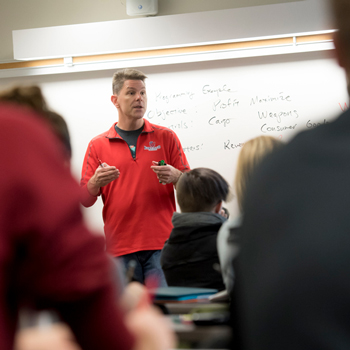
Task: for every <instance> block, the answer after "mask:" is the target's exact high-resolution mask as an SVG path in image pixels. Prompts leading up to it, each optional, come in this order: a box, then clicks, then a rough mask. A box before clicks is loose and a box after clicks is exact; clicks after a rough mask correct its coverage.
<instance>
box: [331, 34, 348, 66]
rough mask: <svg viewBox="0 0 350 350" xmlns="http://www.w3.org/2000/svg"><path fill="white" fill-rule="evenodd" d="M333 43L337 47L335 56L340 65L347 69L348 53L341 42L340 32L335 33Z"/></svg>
mask: <svg viewBox="0 0 350 350" xmlns="http://www.w3.org/2000/svg"><path fill="white" fill-rule="evenodd" d="M333 43H334V47H335V56H336V59H337V61H338V64H339V66H340V67H342V68H345V69H346V66H347V64H346V61H347V54H346V50H345V49H344V45H342V44H341V42H340V38H339V33H338V32H334V33H333Z"/></svg>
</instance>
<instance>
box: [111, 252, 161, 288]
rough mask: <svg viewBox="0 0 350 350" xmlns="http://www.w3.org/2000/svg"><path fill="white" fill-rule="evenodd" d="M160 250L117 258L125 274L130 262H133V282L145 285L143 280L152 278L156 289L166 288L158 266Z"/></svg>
mask: <svg viewBox="0 0 350 350" xmlns="http://www.w3.org/2000/svg"><path fill="white" fill-rule="evenodd" d="M160 254H161V250H143V251H140V252H135V253H131V254H126V255H122V256H119V257H118V259H120V260H121V261H122V262H123V265H124V270H125V274H126V275H127V273H128V270H129V269H130V266H131V265H132V264H130V262H131V261H132V260H133V261H135V269H134V273H133V280H134V281H138V282H140V283H142V284H145V280H147V278H148V277H150V276H152V277H155V278H156V279H157V280H158V287H167V286H168V285H167V283H166V280H165V276H164V273H163V270H162V268H161V266H160Z"/></svg>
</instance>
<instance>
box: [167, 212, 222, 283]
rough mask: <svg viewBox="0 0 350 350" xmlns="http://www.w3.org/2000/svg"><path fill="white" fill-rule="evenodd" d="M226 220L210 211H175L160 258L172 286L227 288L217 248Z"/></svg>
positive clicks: (168, 281)
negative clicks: (221, 229) (220, 269)
mask: <svg viewBox="0 0 350 350" xmlns="http://www.w3.org/2000/svg"><path fill="white" fill-rule="evenodd" d="M225 220H226V219H225V218H223V217H222V216H221V215H219V214H214V213H209V212H199V213H174V215H173V219H172V222H173V226H174V228H173V230H172V231H171V234H170V237H169V239H168V240H167V241H166V242H165V245H164V248H163V250H162V255H161V259H160V261H161V266H162V268H163V271H164V274H165V278H166V280H167V283H168V285H169V286H185V287H201V288H216V289H218V290H223V289H225V286H224V283H223V280H222V276H221V273H220V272H219V267H220V264H219V257H218V253H217V250H216V238H217V233H218V231H219V229H220V227H221V225H222V223H223V222H224V221H225Z"/></svg>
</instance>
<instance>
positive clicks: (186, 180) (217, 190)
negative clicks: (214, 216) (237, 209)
mask: <svg viewBox="0 0 350 350" xmlns="http://www.w3.org/2000/svg"><path fill="white" fill-rule="evenodd" d="M229 193H230V186H229V184H228V183H227V181H226V180H225V179H224V178H223V177H222V176H221V175H220V174H219V173H217V172H216V171H214V170H212V169H209V168H196V169H192V170H190V171H187V172H185V173H183V175H182V176H181V177H180V180H179V181H178V183H177V185H176V197H177V202H178V204H179V206H180V209H181V211H182V212H183V213H191V212H201V211H203V212H215V213H218V212H220V210H221V207H222V202H223V201H226V200H227V199H228V197H229Z"/></svg>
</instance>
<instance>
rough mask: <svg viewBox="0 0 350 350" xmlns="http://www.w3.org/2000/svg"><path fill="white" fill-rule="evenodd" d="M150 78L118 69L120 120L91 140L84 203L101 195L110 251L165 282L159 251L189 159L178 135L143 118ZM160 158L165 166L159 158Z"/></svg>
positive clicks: (115, 98) (137, 274)
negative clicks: (175, 192) (133, 262)
mask: <svg viewBox="0 0 350 350" xmlns="http://www.w3.org/2000/svg"><path fill="white" fill-rule="evenodd" d="M145 79H146V76H145V75H144V74H143V73H142V72H140V71H137V70H134V69H124V70H122V71H119V72H117V73H116V74H114V77H113V95H112V97H111V100H112V103H113V104H114V105H115V107H116V108H117V110H118V116H119V120H118V122H117V123H115V124H113V125H112V127H111V128H110V129H109V130H108V131H106V132H104V133H103V134H101V135H98V136H96V137H95V138H93V139H92V140H91V141H90V143H89V145H88V148H87V151H86V154H85V159H84V164H83V168H82V178H81V188H82V194H83V195H82V197H83V199H82V204H83V205H84V206H86V207H88V206H91V205H93V204H94V203H95V201H96V200H97V197H98V196H99V195H101V196H102V200H103V203H104V208H103V220H104V224H105V226H104V231H105V235H106V246H107V251H108V252H109V253H110V254H111V255H112V256H114V257H119V258H121V259H122V260H123V263H124V265H125V267H126V268H127V267H128V265H129V263H130V261H131V260H134V261H135V262H136V267H135V271H134V278H135V279H136V280H138V281H139V282H141V283H144V280H145V278H147V276H149V275H156V276H157V277H158V278H159V283H160V285H163V286H165V285H166V281H165V278H164V274H163V272H162V269H161V267H160V261H159V260H160V251H161V249H162V248H163V245H164V242H165V241H166V240H167V239H168V237H169V234H170V231H171V229H172V224H171V218H172V215H173V212H174V211H176V206H175V197H174V186H175V184H176V182H177V180H178V179H179V177H180V176H181V174H182V172H183V171H186V170H189V165H188V162H187V159H186V156H185V154H184V152H183V149H182V146H181V143H180V141H179V139H178V137H177V135H176V134H175V133H174V132H173V131H172V130H170V129H168V128H165V127H162V126H159V125H154V124H151V123H150V122H149V121H148V120H146V119H144V118H143V116H144V114H145V112H146V108H147V94H146V87H145V83H144V80H145ZM161 160H164V161H165V163H166V165H165V166H161V165H159V164H158V162H159V161H161Z"/></svg>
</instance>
